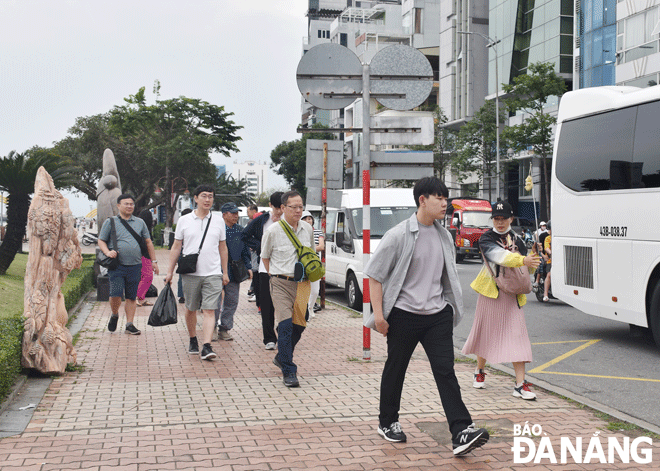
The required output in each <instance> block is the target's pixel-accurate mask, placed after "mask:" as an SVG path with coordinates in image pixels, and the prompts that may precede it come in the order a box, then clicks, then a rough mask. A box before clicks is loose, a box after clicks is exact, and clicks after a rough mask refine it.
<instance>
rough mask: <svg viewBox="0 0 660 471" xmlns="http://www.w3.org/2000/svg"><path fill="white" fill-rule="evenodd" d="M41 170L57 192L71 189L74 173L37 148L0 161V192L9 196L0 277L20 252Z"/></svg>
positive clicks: (12, 154) (71, 169) (63, 163)
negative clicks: (53, 184)
mask: <svg viewBox="0 0 660 471" xmlns="http://www.w3.org/2000/svg"><path fill="white" fill-rule="evenodd" d="M42 166H43V167H44V168H45V169H46V170H47V171H48V173H50V175H51V177H53V182H54V183H55V186H56V187H57V188H66V187H69V186H71V181H72V177H73V176H74V175H76V173H77V171H76V169H75V168H74V167H71V166H70V165H69V162H68V161H67V160H65V159H63V158H62V157H60V156H58V155H55V154H53V153H51V152H50V151H48V150H46V149H41V148H37V147H35V148H33V149H30V150H29V151H27V152H24V153H23V154H19V153H17V152H16V151H11V152H10V153H9V155H7V157H3V158H1V159H0V190H2V191H6V192H7V193H9V195H8V197H7V232H6V234H5V238H4V241H3V242H2V245H0V275H4V274H5V273H6V272H7V268H9V265H11V263H12V262H13V261H14V257H16V253H17V252H18V251H19V250H21V248H22V242H23V237H25V230H26V227H27V217H28V211H29V209H30V202H31V200H32V196H31V195H32V193H34V182H35V179H36V177H37V170H39V167H42Z"/></svg>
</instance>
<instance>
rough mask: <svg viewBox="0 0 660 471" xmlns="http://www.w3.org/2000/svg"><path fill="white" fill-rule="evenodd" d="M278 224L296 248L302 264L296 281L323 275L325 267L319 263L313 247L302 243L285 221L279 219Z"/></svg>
mask: <svg viewBox="0 0 660 471" xmlns="http://www.w3.org/2000/svg"><path fill="white" fill-rule="evenodd" d="M280 225H281V226H282V229H284V232H285V233H286V235H287V236H288V237H289V240H290V241H291V243H292V244H293V246H294V247H295V248H296V251H297V252H298V262H299V263H300V264H302V267H303V270H304V271H303V276H302V277H301V278H300V279H298V280H297V281H302V280H304V279H305V278H306V279H308V280H309V281H317V280H320V279H321V278H323V276H324V275H325V267H324V266H323V263H321V259H320V258H319V256H318V255H317V254H316V252H314V249H313V248H311V247H306V246H304V245H302V244H301V243H300V241H299V240H298V237H296V235H295V234H294V233H293V231H292V230H291V228H290V227H289V225H288V224H287V223H285V222H284V221H282V220H280Z"/></svg>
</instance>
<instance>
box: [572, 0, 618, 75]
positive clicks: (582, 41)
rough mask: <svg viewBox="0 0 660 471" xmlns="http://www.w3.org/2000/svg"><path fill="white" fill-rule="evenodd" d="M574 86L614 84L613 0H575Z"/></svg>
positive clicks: (614, 10)
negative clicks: (575, 74) (577, 78)
mask: <svg viewBox="0 0 660 471" xmlns="http://www.w3.org/2000/svg"><path fill="white" fill-rule="evenodd" d="M576 10H577V11H576V21H577V25H576V26H577V28H576V34H577V41H576V47H577V48H578V50H579V51H580V52H579V55H576V73H577V75H578V77H579V84H578V87H576V88H589V87H600V86H603V85H614V84H615V83H616V78H615V68H616V63H615V62H616V0H583V1H581V2H577V3H576Z"/></svg>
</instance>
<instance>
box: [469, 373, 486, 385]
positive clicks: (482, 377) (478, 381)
mask: <svg viewBox="0 0 660 471" xmlns="http://www.w3.org/2000/svg"><path fill="white" fill-rule="evenodd" d="M472 387H473V388H477V389H483V388H485V387H486V373H484V370H479V371H478V372H477V373H475V374H474V382H473V383H472Z"/></svg>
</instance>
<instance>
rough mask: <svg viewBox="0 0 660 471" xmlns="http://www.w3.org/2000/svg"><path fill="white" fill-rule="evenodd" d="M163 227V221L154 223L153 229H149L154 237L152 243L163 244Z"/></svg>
mask: <svg viewBox="0 0 660 471" xmlns="http://www.w3.org/2000/svg"><path fill="white" fill-rule="evenodd" d="M163 229H165V223H164V222H161V223H159V224H156V225H155V226H154V227H153V229H151V234H152V235H153V237H154V240H153V241H152V242H153V243H154V245H163Z"/></svg>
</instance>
